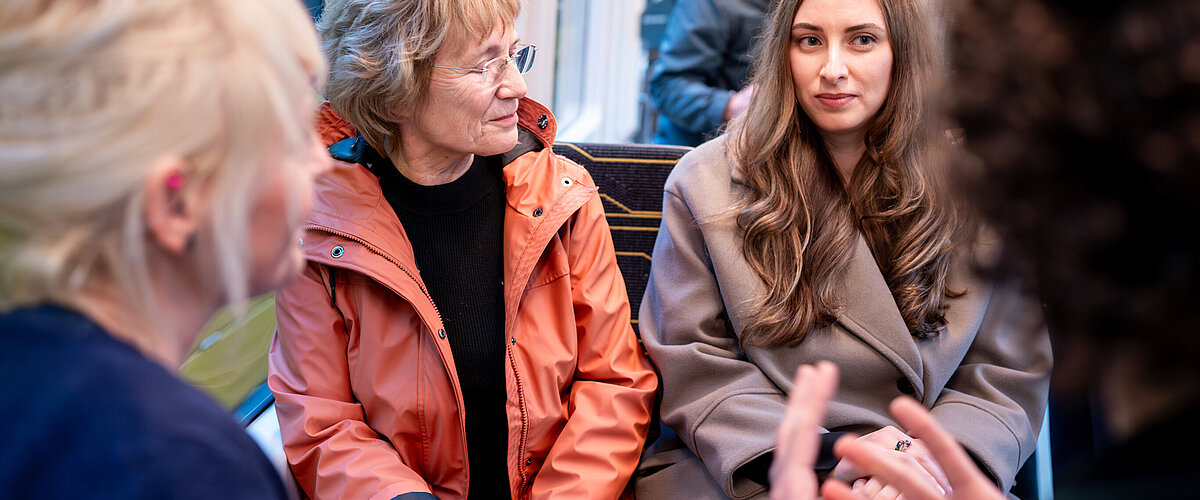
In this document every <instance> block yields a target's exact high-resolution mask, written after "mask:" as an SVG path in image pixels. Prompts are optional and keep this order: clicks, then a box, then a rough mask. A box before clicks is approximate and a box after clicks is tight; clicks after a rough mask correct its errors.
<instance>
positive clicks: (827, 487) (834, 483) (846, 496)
mask: <svg viewBox="0 0 1200 500" xmlns="http://www.w3.org/2000/svg"><path fill="white" fill-rule="evenodd" d="M821 496H822V497H823V498H824V499H825V500H861V498H862V497H861V496H860V495H858V494H857V493H855V492H854V491H853V490H851V489H850V486H848V485H847V484H846V483H843V482H841V481H838V480H836V479H826V480H825V484H822V485H821Z"/></svg>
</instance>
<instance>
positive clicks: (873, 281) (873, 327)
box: [836, 234, 922, 391]
mask: <svg viewBox="0 0 1200 500" xmlns="http://www.w3.org/2000/svg"><path fill="white" fill-rule="evenodd" d="M836 294H837V297H839V298H840V299H841V301H842V303H841V305H842V309H841V311H839V313H838V319H837V323H838V325H840V326H841V327H842V328H844V329H846V331H848V332H850V333H851V334H852V335H854V336H856V337H858V338H859V339H860V340H862V341H863V342H864V343H866V344H867V345H869V346H871V347H872V348H873V349H875V350H876V351H879V353H880V355H882V356H883V357H885V358H887V359H888V360H889V361H891V362H892V364H894V365H896V368H897V369H898V370H899V371H900V373H902V374H904V375H905V376H906V377H908V379H909V380H910V381H912V382H913V384H914V386H915V387H917V388H918V389H917V390H918V391H919V390H921V389H920V387H921V384H918V383H917V382H918V381H920V380H921V379H922V376H921V374H922V366H921V355H920V353H919V352H918V351H917V344H916V342H915V341H914V340H913V338H912V336H911V335H910V334H909V332H908V327H906V326H905V324H904V318H903V317H902V316H901V315H900V309H899V307H898V306H897V305H896V299H895V298H894V297H893V296H892V292H891V290H890V289H889V288H888V286H887V281H885V280H884V278H883V274H882V273H881V272H880V271H879V265H878V264H876V263H875V257H874V255H873V254H872V253H871V249H870V248H869V247H867V242H866V239H865V238H863V236H862V234H857V235H856V237H855V246H854V253H853V255H852V256H851V258H850V263H849V265H848V266H847V267H846V271H845V273H844V274H843V275H842V278H841V280H839V282H838V285H837V291H836Z"/></svg>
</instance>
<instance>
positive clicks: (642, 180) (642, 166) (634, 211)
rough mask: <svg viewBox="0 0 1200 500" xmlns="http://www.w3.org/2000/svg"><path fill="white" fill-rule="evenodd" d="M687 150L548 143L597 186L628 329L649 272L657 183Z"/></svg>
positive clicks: (658, 204) (658, 214)
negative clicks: (619, 277)
mask: <svg viewBox="0 0 1200 500" xmlns="http://www.w3.org/2000/svg"><path fill="white" fill-rule="evenodd" d="M691 149H692V148H688V147H680V146H658V145H649V144H587V143H566V142H560V143H556V144H555V145H554V152H555V153H557V154H559V155H562V156H564V157H566V158H569V159H571V160H572V161H574V162H575V163H578V164H579V165H581V166H583V167H584V168H586V169H587V170H588V172H589V173H590V174H591V175H592V178H593V179H594V180H595V181H596V186H597V187H599V188H600V199H601V201H602V202H603V203H604V214H605V216H606V217H607V219H608V225H609V228H611V229H612V237H613V245H614V246H615V247H616V249H617V265H618V266H620V268H621V275H622V276H623V277H624V278H625V288H626V289H627V291H628V294H629V305H630V307H631V308H632V313H633V314H632V316H631V318H630V322H631V323H633V329H634V331H638V320H637V315H638V308H639V307H640V306H641V303H642V293H643V292H645V291H646V280H647V279H648V278H649V277H650V256H651V255H652V254H653V253H654V239H655V237H656V236H658V225H659V222H660V221H661V220H662V201H663V184H664V183H666V181H667V175H669V174H670V173H671V169H672V168H674V167H675V163H676V162H677V161H679V158H680V157H681V156H683V155H684V153H687V152H688V151H691ZM639 334H640V332H639Z"/></svg>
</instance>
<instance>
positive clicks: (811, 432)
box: [770, 361, 838, 500]
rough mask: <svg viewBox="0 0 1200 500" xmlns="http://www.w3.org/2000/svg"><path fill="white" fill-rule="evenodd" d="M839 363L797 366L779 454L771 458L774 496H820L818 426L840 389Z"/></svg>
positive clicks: (806, 499) (777, 499)
mask: <svg viewBox="0 0 1200 500" xmlns="http://www.w3.org/2000/svg"><path fill="white" fill-rule="evenodd" d="M837 381H838V373H837V367H835V366H834V365H833V363H830V362H828V361H822V362H820V363H817V365H816V366H810V365H803V366H801V367H800V368H799V369H797V370H796V378H795V380H794V381H793V385H792V393H791V395H790V396H789V397H788V407H787V410H786V411H785V412H784V414H783V422H781V423H780V424H779V431H778V433H777V434H776V435H775V458H774V459H773V461H772V462H771V471H770V475H771V498H772V499H773V500H783V499H788V500H810V499H813V498H816V496H817V475H816V473H815V472H813V464H814V463H815V462H816V459H817V447H818V446H820V439H819V438H818V436H817V429H818V428H819V427H820V425H821V422H822V421H824V419H825V408H826V407H827V406H828V405H829V399H830V398H832V397H833V394H834V392H836V391H837Z"/></svg>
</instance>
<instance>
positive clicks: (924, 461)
mask: <svg viewBox="0 0 1200 500" xmlns="http://www.w3.org/2000/svg"><path fill="white" fill-rule="evenodd" d="M906 453H908V455H909V456H911V457H913V458H914V459H916V460H917V463H919V464H921V467H923V468H925V471H926V472H928V473H929V475H930V476H933V479H934V480H935V481H937V483H938V486H939V487H941V489H942V493H943V494H944V493H945V492H946V491H950V479H949V478H947V477H946V472H945V471H943V470H942V466H941V464H939V463H938V461H937V459H936V458H934V456H933V452H931V451H930V450H929V447H928V446H926V445H925V442H924V441H922V440H920V439H913V440H912V446H911V447H910V448H909V450H908V451H907V452H906Z"/></svg>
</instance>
